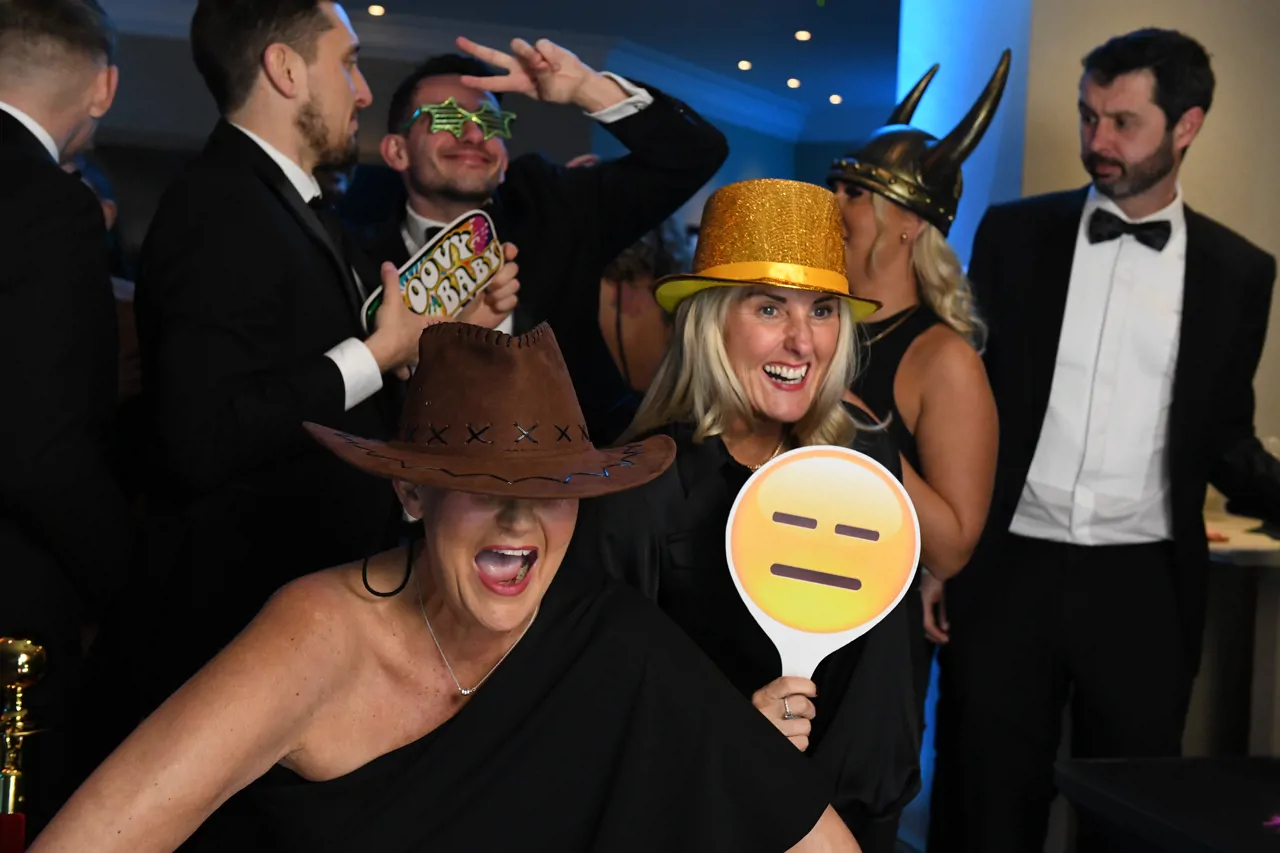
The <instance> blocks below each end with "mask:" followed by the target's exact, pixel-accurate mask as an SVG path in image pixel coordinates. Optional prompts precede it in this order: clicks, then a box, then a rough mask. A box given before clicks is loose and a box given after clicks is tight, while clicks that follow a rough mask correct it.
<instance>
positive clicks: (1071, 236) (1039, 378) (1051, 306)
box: [1020, 190, 1088, 443]
mask: <svg viewBox="0 0 1280 853" xmlns="http://www.w3.org/2000/svg"><path fill="white" fill-rule="evenodd" d="M1087 193H1088V191H1087V190H1079V191H1076V192H1073V193H1065V194H1063V195H1061V196H1059V197H1057V198H1055V199H1054V203H1053V205H1052V206H1051V207H1050V208H1049V210H1048V211H1047V212H1046V213H1047V215H1046V217H1045V220H1044V223H1043V225H1042V227H1043V230H1042V231H1041V232H1040V236H1039V239H1037V240H1035V241H1033V243H1032V244H1031V245H1028V246H1026V247H1024V250H1025V251H1028V252H1031V253H1033V257H1032V258H1031V259H1030V260H1031V263H1029V264H1027V265H1026V268H1027V269H1030V270H1034V271H1035V272H1034V274H1033V277H1032V279H1031V280H1030V281H1028V282H1025V283H1023V285H1022V293H1023V294H1024V298H1025V302H1024V304H1023V306H1022V311H1021V312H1020V315H1021V316H1022V317H1025V318H1026V323H1027V327H1026V329H1025V330H1024V336H1023V340H1024V341H1025V342H1026V351H1025V352H1024V353H1023V356H1024V357H1023V370H1024V371H1025V374H1024V377H1023V385H1022V387H1024V388H1026V389H1027V392H1028V394H1029V398H1030V400H1029V402H1030V404H1031V405H1030V411H1031V412H1032V413H1033V415H1032V419H1031V425H1032V426H1033V427H1034V429H1035V434H1034V435H1031V436H1029V437H1028V438H1029V439H1030V441H1031V442H1033V443H1034V441H1035V440H1036V438H1037V437H1038V436H1039V434H1040V427H1041V426H1042V424H1043V422H1044V415H1045V412H1046V411H1047V410H1048V408H1049V393H1050V390H1051V388H1052V385H1053V374H1054V368H1055V366H1056V365H1057V361H1058V341H1059V338H1060V337H1061V336H1062V321H1063V315H1064V314H1065V313H1066V309H1067V290H1068V288H1069V286H1070V284H1071V267H1072V264H1073V262H1074V260H1075V252H1076V238H1077V236H1078V235H1079V231H1080V216H1081V214H1082V213H1083V212H1084V202H1085V197H1086V195H1087Z"/></svg>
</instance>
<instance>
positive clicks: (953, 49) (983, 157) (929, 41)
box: [898, 0, 1032, 264]
mask: <svg viewBox="0 0 1280 853" xmlns="http://www.w3.org/2000/svg"><path fill="white" fill-rule="evenodd" d="M1031 2H1032V0H902V10H901V24H900V31H899V39H898V97H902V96H903V95H905V94H906V93H907V91H909V90H910V89H911V87H912V86H913V85H915V83H916V81H917V80H919V79H920V77H921V75H923V74H924V72H925V71H927V70H928V69H929V66H931V65H933V64H934V63H935V62H936V63H938V64H940V65H941V68H940V69H939V71H938V74H937V76H936V77H934V78H933V82H932V83H931V84H930V85H929V91H928V93H927V94H925V96H924V100H923V101H921V103H920V107H919V108H918V109H917V110H916V114H915V117H914V118H913V119H912V122H911V123H912V124H913V125H915V126H917V127H920V128H923V129H924V130H927V131H929V132H930V133H933V134H936V135H937V136H939V137H941V136H942V135H944V134H945V133H946V132H947V131H949V130H950V129H951V128H952V127H954V126H955V125H956V123H957V122H959V121H960V119H961V118H962V117H963V116H964V114H965V113H966V112H968V111H969V107H971V106H972V105H973V102H974V100H975V99H976V98H977V97H978V94H979V93H980V92H981V91H982V89H983V87H984V86H985V85H986V83H987V80H988V79H990V77H991V72H992V71H994V70H995V67H996V63H997V62H998V61H999V59H1000V52H1001V51H1002V50H1004V49H1005V48H1006V47H1007V48H1009V49H1010V50H1012V51H1013V64H1012V67H1011V68H1010V71H1009V82H1008V85H1007V86H1006V88H1005V92H1004V98H1003V99H1002V100H1001V102H1000V110H999V112H998V113H997V114H996V119H995V121H994V122H993V123H992V125H991V127H990V129H989V130H988V131H987V135H986V136H985V137H984V138H983V140H982V143H981V144H980V145H979V146H978V149H977V151H975V152H974V153H973V155H972V156H971V157H970V158H969V160H968V161H966V163H965V165H964V187H965V189H964V196H963V197H962V198H961V200H960V211H959V213H958V215H957V217H956V222H955V224H954V225H953V226H952V230H951V235H950V241H951V244H952V246H953V247H954V248H955V249H956V251H957V253H959V255H960V258H961V260H962V261H964V262H965V263H966V264H967V263H968V261H969V250H970V248H971V244H972V242H973V233H974V231H975V230H977V227H978V222H979V220H980V219H981V218H982V213H983V211H985V210H986V208H987V206H988V205H990V204H993V203H996V202H1001V201H1008V200H1010V199H1015V198H1018V197H1019V196H1021V195H1022V145H1023V135H1024V134H1023V131H1024V128H1025V126H1026V114H1027V109H1026V107H1027V59H1028V52H1029V50H1030V43H1031Z"/></svg>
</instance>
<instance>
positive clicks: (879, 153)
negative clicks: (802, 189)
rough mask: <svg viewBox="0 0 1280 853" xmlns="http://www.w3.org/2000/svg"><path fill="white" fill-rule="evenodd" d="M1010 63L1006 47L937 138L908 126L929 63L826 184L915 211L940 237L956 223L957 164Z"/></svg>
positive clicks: (992, 107)
mask: <svg viewBox="0 0 1280 853" xmlns="http://www.w3.org/2000/svg"><path fill="white" fill-rule="evenodd" d="M1009 62H1010V52H1009V51H1008V50H1006V51H1005V52H1004V53H1002V54H1001V55H1000V62H999V63H998V64H997V65H996V70H995V72H994V73H993V74H992V75H991V79H990V80H989V81H987V87H986V88H985V89H983V90H982V94H981V95H979V96H978V100H977V101H976V102H975V103H974V105H973V106H972V107H971V108H970V109H969V113H968V114H967V115H966V116H965V117H964V118H963V119H961V121H960V123H959V124H958V125H956V126H955V127H954V128H953V129H952V130H951V132H950V133H948V134H947V135H946V136H945V137H944V138H943V139H941V140H939V139H938V138H937V137H935V136H934V135H933V134H931V133H928V132H926V131H923V130H920V129H919V128H916V127H912V126H911V125H909V124H908V122H909V121H911V117H912V114H914V113H915V111H916V106H917V105H918V104H919V103H920V99H921V98H923V97H924V92H925V89H927V88H928V87H929V82H930V81H931V80H933V75H934V74H936V73H938V66H937V65H934V66H933V67H932V68H930V69H929V70H928V71H926V72H925V75H924V76H923V77H921V78H920V82H918V83H916V85H915V87H914V88H912V90H911V91H910V92H908V93H907V96H906V97H905V98H903V99H902V103H900V104H898V106H897V107H895V108H894V110H893V113H892V114H890V116H889V122H888V124H886V125H885V126H884V127H882V128H880V129H879V130H877V131H876V132H875V133H873V134H871V137H870V138H869V139H868V140H867V141H866V142H864V143H863V144H862V145H861V147H859V148H858V149H857V150H856V151H851V152H849V153H848V154H846V155H844V156H843V157H841V158H840V159H839V160H836V161H835V162H833V163H832V164H831V169H830V171H829V172H828V174H827V183H828V184H829V185H830V186H832V187H834V186H835V185H836V184H837V183H839V182H841V181H844V182H847V183H851V184H856V185H858V186H860V187H863V188H864V189H868V190H871V191H872V192H874V193H879V194H880V195H882V196H884V197H885V198H887V199H889V200H890V201H892V202H895V203H896V204H898V205H900V206H902V207H905V208H906V209H907V210H910V211H911V212H912V213H915V214H916V215H917V216H919V217H920V218H921V219H923V220H924V221H925V222H928V223H929V224H930V225H933V226H934V227H935V228H937V229H938V230H939V231H941V232H942V234H943V236H944V237H945V236H946V235H947V234H948V232H950V230H951V223H953V222H954V221H955V218H956V209H957V208H958V207H959V206H960V194H961V192H962V191H963V190H964V180H963V177H962V175H961V173H960V166H961V164H962V163H964V161H965V160H966V159H967V158H968V156H969V155H970V154H972V153H973V150H974V149H975V148H977V147H978V143H979V142H981V141H982V136H983V134H985V133H986V132H987V128H988V127H989V126H990V125H991V120H992V119H993V118H995V114H996V109H997V108H998V107H999V106H1000V98H1001V96H1002V95H1003V94H1004V86H1005V82H1006V81H1007V80H1008V79H1009Z"/></svg>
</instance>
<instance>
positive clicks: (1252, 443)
mask: <svg viewBox="0 0 1280 853" xmlns="http://www.w3.org/2000/svg"><path fill="white" fill-rule="evenodd" d="M1275 277H1276V261H1275V258H1274V257H1272V256H1271V255H1263V256H1261V257H1260V258H1259V259H1258V263H1257V264H1256V265H1254V267H1253V271H1252V273H1251V274H1249V275H1248V276H1247V283H1246V287H1245V288H1244V290H1245V293H1246V301H1245V304H1243V305H1241V306H1240V311H1239V314H1238V316H1239V324H1238V326H1237V327H1236V328H1235V330H1234V333H1233V335H1232V341H1231V350H1230V354H1229V355H1228V356H1227V361H1226V364H1225V365H1224V367H1223V370H1222V372H1221V374H1219V380H1218V382H1219V384H1218V388H1217V400H1218V405H1217V407H1216V409H1215V411H1214V422H1215V425H1216V430H1215V433H1214V435H1215V442H1214V446H1213V448H1212V458H1213V462H1212V463H1211V467H1210V472H1209V479H1210V482H1212V483H1213V484H1214V486H1216V487H1217V488H1218V489H1219V490H1220V491H1221V492H1222V493H1223V494H1224V495H1226V496H1227V497H1228V498H1229V499H1231V500H1232V502H1233V504H1234V507H1233V511H1236V512H1240V513H1243V514H1250V515H1252V514H1255V513H1256V514H1261V515H1262V517H1264V518H1266V519H1268V520H1274V521H1280V462H1277V461H1276V460H1275V459H1274V458H1272V457H1271V456H1270V454H1268V453H1267V452H1266V450H1265V449H1263V447H1262V445H1261V444H1260V443H1259V442H1258V440H1257V438H1256V437H1255V435H1254V425H1253V417H1254V393H1253V379H1254V374H1255V372H1256V371H1257V369H1258V361H1259V359H1260V358H1261V357H1262V348H1263V345H1264V344H1265V343H1266V339H1267V321H1268V319H1269V318H1270V315H1271V294H1272V289H1273V287H1274V283H1275ZM1246 508H1247V509H1248V510H1249V511H1248V512H1246V511H1245V510H1246Z"/></svg>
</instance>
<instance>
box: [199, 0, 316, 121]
mask: <svg viewBox="0 0 1280 853" xmlns="http://www.w3.org/2000/svg"><path fill="white" fill-rule="evenodd" d="M320 3H321V0H200V2H199V3H198V4H197V5H196V13H195V14H194V15H193V16H192V17H191V54H192V57H193V58H194V59H195V63H196V68H197V69H198V70H199V71H200V76H201V77H203V78H204V84H205V86H206V87H208V89H209V94H211V95H213V100H214V102H215V103H217V105H218V110H219V112H221V113H222V114H223V115H226V114H227V113H230V112H234V111H235V110H237V109H239V108H240V107H242V106H244V104H245V102H246V101H247V100H249V94H250V93H251V92H252V91H253V84H254V83H255V82H257V79H258V72H259V70H261V68H262V56H263V54H264V53H265V52H266V50H267V48H268V47H270V46H271V45H273V44H277V43H278V44H286V45H288V46H289V47H291V48H293V49H294V50H296V51H297V52H298V53H299V54H301V55H302V58H303V59H305V60H306V61H307V62H311V61H312V60H314V59H315V56H316V40H317V39H318V38H319V37H320V35H321V34H322V33H324V32H325V31H326V30H328V29H330V27H332V26H333V25H332V24H331V23H330V22H329V20H328V18H326V17H325V14H324V11H323V10H322V9H321V8H320Z"/></svg>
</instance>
